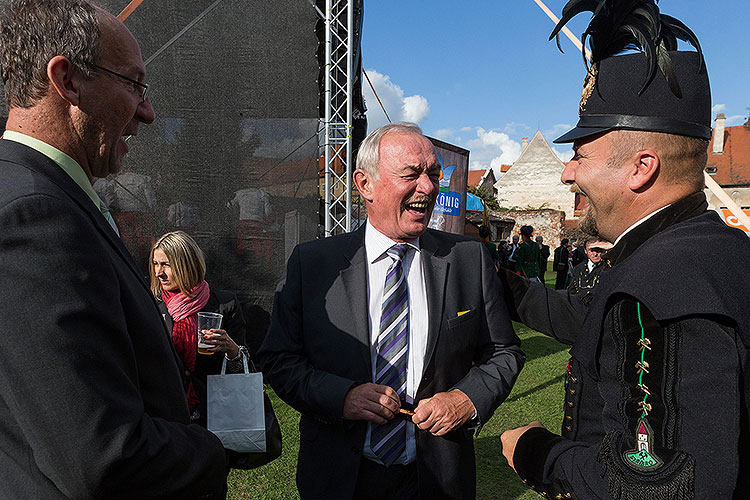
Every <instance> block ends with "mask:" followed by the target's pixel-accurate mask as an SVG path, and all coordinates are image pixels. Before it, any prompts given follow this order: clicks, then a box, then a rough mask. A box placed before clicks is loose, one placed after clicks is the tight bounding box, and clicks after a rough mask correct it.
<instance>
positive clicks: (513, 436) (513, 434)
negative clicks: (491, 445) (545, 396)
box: [500, 421, 544, 472]
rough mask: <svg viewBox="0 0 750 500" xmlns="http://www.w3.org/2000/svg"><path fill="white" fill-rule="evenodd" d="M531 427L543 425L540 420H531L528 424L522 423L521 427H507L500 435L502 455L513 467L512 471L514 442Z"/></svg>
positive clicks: (514, 469)
mask: <svg viewBox="0 0 750 500" xmlns="http://www.w3.org/2000/svg"><path fill="white" fill-rule="evenodd" d="M532 427H542V428H543V427H544V426H543V425H542V423H541V422H537V421H534V422H531V423H530V424H528V425H524V426H523V427H516V428H515V429H509V430H507V431H505V432H503V434H502V435H501V436H500V441H502V443H503V456H505V459H506V460H507V461H508V465H510V468H511V469H513V472H516V468H515V466H514V465H513V453H514V452H515V451H516V443H518V439H519V438H520V437H521V434H523V433H524V432H526V431H528V430H529V429H531V428H532Z"/></svg>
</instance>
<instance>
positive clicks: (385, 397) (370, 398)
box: [344, 382, 401, 424]
mask: <svg viewBox="0 0 750 500" xmlns="http://www.w3.org/2000/svg"><path fill="white" fill-rule="evenodd" d="M399 408H401V400H400V399H399V397H398V394H396V391H394V390H393V389H392V388H391V387H388V386H387V385H378V384H373V383H372V382H368V383H366V384H362V385H358V386H355V387H352V388H351V389H349V392H347V393H346V397H345V398H344V418H345V419H347V420H367V421H368V422H372V423H373V424H384V423H386V422H387V421H389V420H390V419H392V418H393V417H394V416H395V415H396V413H398V409H399Z"/></svg>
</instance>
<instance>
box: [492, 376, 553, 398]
mask: <svg viewBox="0 0 750 500" xmlns="http://www.w3.org/2000/svg"><path fill="white" fill-rule="evenodd" d="M564 377H565V375H564V374H563V375H558V376H557V377H555V378H553V379H551V380H547V381H546V382H544V383H541V384H539V385H537V386H534V387H532V388H531V389H529V390H528V391H524V392H522V393H520V394H514V395H513V396H511V397H509V398H508V399H506V400H505V402H506V403H512V402H513V401H518V400H519V399H523V398H525V397H527V396H531V395H532V394H534V393H536V392H537V391H541V390H542V389H546V388H547V387H549V386H551V385H557V384H559V383H560V382H562V380H563V378H564ZM561 399H562V397H561Z"/></svg>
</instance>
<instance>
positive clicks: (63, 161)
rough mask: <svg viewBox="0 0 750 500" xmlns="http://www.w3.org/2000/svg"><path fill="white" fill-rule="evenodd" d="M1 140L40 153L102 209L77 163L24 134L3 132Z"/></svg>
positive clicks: (99, 200)
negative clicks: (61, 170) (16, 143)
mask: <svg viewBox="0 0 750 500" xmlns="http://www.w3.org/2000/svg"><path fill="white" fill-rule="evenodd" d="M3 139H6V140H9V141H14V142H18V143H21V144H23V145H24V146H28V147H30V148H31V149H34V150H36V151H38V152H40V153H42V154H43V155H44V156H46V157H47V158H49V159H50V160H52V161H54V162H55V163H56V164H57V165H58V166H59V167H60V168H61V169H63V170H64V171H65V173H66V174H68V175H69V176H70V178H71V179H73V182H75V183H76V184H77V185H78V187H79V188H81V189H82V190H83V192H84V193H86V195H87V196H88V197H89V198H91V201H93V202H94V205H95V206H96V208H97V209H98V210H101V209H102V206H103V205H104V203H102V200H101V198H99V195H98V194H96V191H94V187H93V186H92V185H91V181H89V178H88V176H87V175H86V172H84V171H83V167H81V165H79V164H78V162H77V161H75V160H74V159H73V158H71V157H70V156H68V155H67V154H65V153H63V152H62V151H60V150H59V149H57V148H56V147H54V146H51V145H49V144H47V143H46V142H44V141H40V140H39V139H36V138H34V137H31V136H29V135H26V134H22V133H20V132H14V131H12V130H6V131H5V132H3Z"/></svg>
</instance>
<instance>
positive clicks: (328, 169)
mask: <svg viewBox="0 0 750 500" xmlns="http://www.w3.org/2000/svg"><path fill="white" fill-rule="evenodd" d="M325 4H326V10H325V12H321V11H320V9H318V8H317V7H316V10H317V11H318V15H320V16H321V17H322V18H323V19H324V20H325V76H324V78H325V96H324V106H325V110H324V111H325V115H324V118H323V119H322V120H321V125H322V126H321V130H322V135H323V137H322V149H323V156H324V159H325V166H324V173H325V181H324V190H323V191H324V192H323V198H324V202H325V203H324V206H325V209H324V210H325V214H324V219H325V235H326V236H332V235H334V234H340V233H345V232H349V231H351V229H352V187H353V186H352V171H353V168H352V167H353V166H352V88H353V82H354V77H355V75H353V74H352V71H353V69H352V59H353V54H352V51H353V38H354V36H353V29H354V28H353V26H354V22H353V18H354V14H353V5H352V4H353V0H326V1H325Z"/></svg>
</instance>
